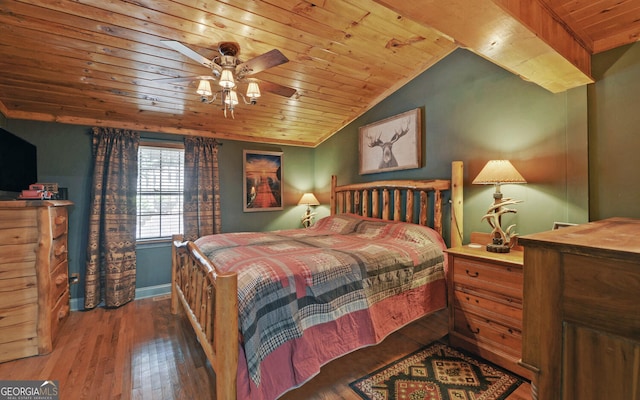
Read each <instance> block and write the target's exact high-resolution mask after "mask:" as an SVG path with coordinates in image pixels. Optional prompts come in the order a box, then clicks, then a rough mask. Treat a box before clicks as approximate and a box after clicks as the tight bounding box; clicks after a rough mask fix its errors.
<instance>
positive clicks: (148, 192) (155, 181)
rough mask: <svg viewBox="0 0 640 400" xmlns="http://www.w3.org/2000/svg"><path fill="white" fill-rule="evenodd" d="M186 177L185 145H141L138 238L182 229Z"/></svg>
mask: <svg viewBox="0 0 640 400" xmlns="http://www.w3.org/2000/svg"><path fill="white" fill-rule="evenodd" d="M183 179H184V149H181V148H172V147H160V146H150V145H140V146H139V147H138V197H137V199H138V203H137V214H138V227H137V234H136V238H137V239H140V240H146V239H164V238H170V237H171V235H172V234H175V233H182V225H183V224H182V213H183V209H182V204H183V187H184V183H183Z"/></svg>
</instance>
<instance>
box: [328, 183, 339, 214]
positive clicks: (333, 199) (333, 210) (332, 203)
mask: <svg viewBox="0 0 640 400" xmlns="http://www.w3.org/2000/svg"><path fill="white" fill-rule="evenodd" d="M336 186H338V177H337V176H335V175H331V198H330V199H329V208H330V210H329V215H334V214H336V207H337V206H336Z"/></svg>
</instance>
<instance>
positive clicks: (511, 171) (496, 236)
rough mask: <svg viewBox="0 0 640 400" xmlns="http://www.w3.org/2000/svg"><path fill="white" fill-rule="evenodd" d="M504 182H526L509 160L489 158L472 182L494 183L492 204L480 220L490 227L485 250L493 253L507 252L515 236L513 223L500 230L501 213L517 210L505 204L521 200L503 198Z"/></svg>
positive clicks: (481, 183)
mask: <svg viewBox="0 0 640 400" xmlns="http://www.w3.org/2000/svg"><path fill="white" fill-rule="evenodd" d="M505 183H527V181H526V180H525V179H524V178H523V177H522V175H520V173H519V172H518V171H517V170H516V169H515V167H514V166H513V165H512V164H511V162H510V161H509V160H491V161H489V162H487V164H486V165H485V166H484V168H482V170H481V171H480V173H479V174H478V176H476V179H474V180H473V184H480V185H494V186H495V188H496V191H495V193H493V204H492V205H491V206H490V207H489V210H488V211H487V213H486V214H485V215H484V216H483V217H482V220H485V219H486V220H487V222H488V223H489V225H490V226H491V228H493V230H492V231H491V243H489V244H487V251H491V252H494V253H508V252H509V250H510V248H511V239H512V238H513V237H515V236H516V233H515V232H514V228H515V224H514V225H510V226H509V227H508V228H507V230H506V231H504V230H502V226H501V225H502V220H501V219H502V215H503V214H505V213H516V212H517V211H516V210H514V209H512V208H507V207H506V206H509V205H512V204H517V203H521V202H522V200H514V199H510V198H503V197H502V192H501V191H500V185H502V184H505Z"/></svg>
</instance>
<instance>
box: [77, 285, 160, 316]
mask: <svg viewBox="0 0 640 400" xmlns="http://www.w3.org/2000/svg"><path fill="white" fill-rule="evenodd" d="M165 294H171V284H170V283H165V284H164V285H157V286H147V287H143V288H139V289H136V300H139V299H146V298H148V297H155V296H161V295H165ZM69 303H70V304H69V306H70V308H71V311H79V310H84V297H81V298H77V299H71V300H70V302H69ZM101 305H103V304H101Z"/></svg>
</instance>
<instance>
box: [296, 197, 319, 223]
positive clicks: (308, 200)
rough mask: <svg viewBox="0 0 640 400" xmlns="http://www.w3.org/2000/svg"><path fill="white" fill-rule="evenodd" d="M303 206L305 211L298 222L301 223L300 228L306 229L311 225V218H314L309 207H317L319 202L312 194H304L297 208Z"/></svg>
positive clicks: (314, 214)
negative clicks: (305, 208) (304, 205)
mask: <svg viewBox="0 0 640 400" xmlns="http://www.w3.org/2000/svg"><path fill="white" fill-rule="evenodd" d="M303 204H306V205H307V211H306V212H305V213H304V214H302V218H300V220H301V221H302V226H304V227H305V228H308V227H310V226H311V225H312V224H313V218H314V217H315V216H316V213H312V212H311V206H319V205H320V202H319V201H318V199H317V198H316V196H314V195H313V193H305V194H303V195H302V197H301V198H300V201H299V202H298V205H299V206H300V205H303Z"/></svg>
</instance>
